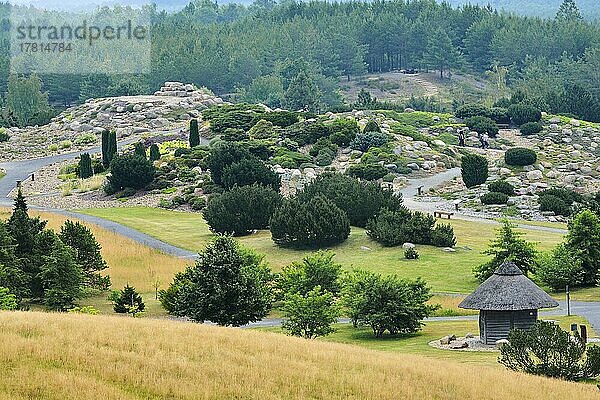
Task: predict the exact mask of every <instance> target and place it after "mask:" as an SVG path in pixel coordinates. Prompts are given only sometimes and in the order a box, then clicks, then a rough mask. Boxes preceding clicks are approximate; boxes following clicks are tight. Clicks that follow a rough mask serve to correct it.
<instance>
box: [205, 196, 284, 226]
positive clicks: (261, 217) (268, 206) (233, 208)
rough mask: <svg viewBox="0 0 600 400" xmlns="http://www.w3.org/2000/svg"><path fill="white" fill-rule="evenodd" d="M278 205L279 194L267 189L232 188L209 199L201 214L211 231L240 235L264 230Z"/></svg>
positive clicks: (279, 200) (279, 201)
mask: <svg viewBox="0 0 600 400" xmlns="http://www.w3.org/2000/svg"><path fill="white" fill-rule="evenodd" d="M280 203H281V195H280V194H279V193H278V192H275V191H274V190H273V189H271V188H269V187H264V186H259V185H253V186H242V187H234V188H233V189H231V190H230V191H227V192H225V193H222V194H218V195H215V196H213V197H211V198H210V200H209V202H208V205H207V207H206V209H205V210H204V213H203V215H204V219H205V220H206V222H207V223H208V226H210V229H211V231H213V232H216V233H227V234H232V235H235V236H240V235H246V234H248V233H250V232H252V231H254V230H259V229H266V228H267V227H268V226H269V220H270V219H271V216H272V215H273V213H274V212H275V209H276V208H277V207H278V206H279V204H280Z"/></svg>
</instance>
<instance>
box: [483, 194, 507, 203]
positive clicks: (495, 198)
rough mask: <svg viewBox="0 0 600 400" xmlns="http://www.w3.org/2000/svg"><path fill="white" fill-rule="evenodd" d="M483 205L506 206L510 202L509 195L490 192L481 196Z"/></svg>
mask: <svg viewBox="0 0 600 400" xmlns="http://www.w3.org/2000/svg"><path fill="white" fill-rule="evenodd" d="M480 200H481V203H482V204H506V203H507V202H508V195H507V194H506V193H499V192H489V193H486V194H484V195H483V196H481V198H480Z"/></svg>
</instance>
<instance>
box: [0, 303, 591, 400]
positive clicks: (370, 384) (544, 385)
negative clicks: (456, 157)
mask: <svg viewBox="0 0 600 400" xmlns="http://www.w3.org/2000/svg"><path fill="white" fill-rule="evenodd" d="M0 349H1V350H0V365H2V369H3V372H2V379H0V398H2V399H61V400H62V399H64V400H67V399H142V398H143V399H232V398H236V399H246V398H247V399H250V398H252V399H341V398H345V399H347V398H354V399H461V400H466V399H478V400H485V399H563V400H564V399H592V398H597V395H598V389H597V388H596V387H594V386H591V385H582V384H570V383H566V382H561V381H555V380H549V379H543V378H538V377H532V376H527V375H522V374H515V373H510V372H507V371H504V370H502V369H501V368H485V367H477V366H470V365H464V364H453V363H449V362H442V361H434V360H430V359H426V358H419V357H413V356H404V355H396V354H389V353H380V352H374V351H369V350H365V349H360V348H356V347H351V346H346V345H339V344H331V343H323V342H318V341H317V342H309V341H305V340H303V339H295V338H287V337H284V336H280V335H276V334H266V333H261V332H251V331H241V330H236V329H224V328H216V327H209V326H203V325H194V324H184V323H179V322H170V321H157V320H134V319H129V318H118V317H101V316H100V317H90V316H83V315H70V314H67V315H58V314H43V313H34V312H28V313H9V312H5V313H0Z"/></svg>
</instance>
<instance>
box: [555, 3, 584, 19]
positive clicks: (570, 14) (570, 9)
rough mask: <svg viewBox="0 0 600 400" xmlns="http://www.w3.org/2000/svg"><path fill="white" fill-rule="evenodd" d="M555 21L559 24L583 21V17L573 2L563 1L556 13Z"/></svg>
mask: <svg viewBox="0 0 600 400" xmlns="http://www.w3.org/2000/svg"><path fill="white" fill-rule="evenodd" d="M556 20H557V21H559V22H577V21H583V16H582V15H581V12H580V11H579V7H577V4H576V3H575V0H563V2H562V4H561V5H560V8H559V9H558V12H557V13H556Z"/></svg>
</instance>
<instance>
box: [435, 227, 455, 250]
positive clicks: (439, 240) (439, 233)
mask: <svg viewBox="0 0 600 400" xmlns="http://www.w3.org/2000/svg"><path fill="white" fill-rule="evenodd" d="M431 245H432V246H435V247H454V246H456V236H454V228H453V227H452V225H449V224H436V226H435V228H433V231H432V232H431Z"/></svg>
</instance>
